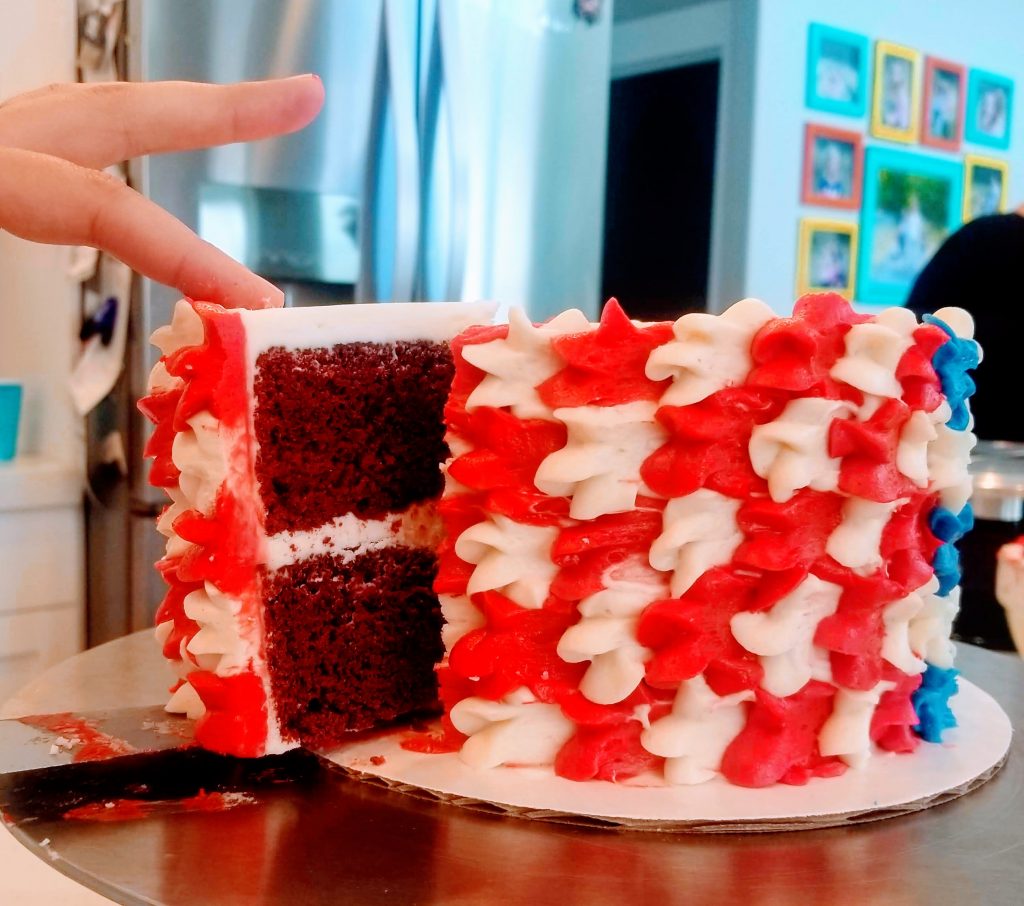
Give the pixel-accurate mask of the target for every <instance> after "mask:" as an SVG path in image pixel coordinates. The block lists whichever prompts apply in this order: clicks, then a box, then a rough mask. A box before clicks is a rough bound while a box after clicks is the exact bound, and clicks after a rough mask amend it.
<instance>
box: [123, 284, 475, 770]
mask: <svg viewBox="0 0 1024 906" xmlns="http://www.w3.org/2000/svg"><path fill="white" fill-rule="evenodd" d="M490 311H491V309H490V308H489V307H487V306H472V305H390V306H364V305H351V306H331V307H326V308H310V309H286V310H276V311H273V310H269V311H228V310H225V309H222V308H220V307H218V306H214V305H208V304H204V303H194V304H193V303H189V302H181V303H179V304H178V306H177V308H176V310H175V313H174V320H173V322H172V324H171V325H170V326H169V327H166V328H163V329H161V330H158V331H157V332H156V334H155V335H154V338H153V341H154V343H155V344H156V345H157V346H158V347H159V348H160V350H161V352H162V353H163V357H162V359H161V360H160V363H159V364H158V365H157V366H156V368H155V369H154V371H153V375H152V378H151V382H150V394H149V396H147V397H146V399H144V400H143V401H142V403H141V408H142V410H143V411H144V412H145V413H146V414H147V416H149V418H150V419H151V420H152V421H153V422H154V423H155V426H156V428H155V431H154V434H153V437H152V440H151V441H150V444H149V447H148V449H147V455H149V456H152V457H153V465H152V470H151V481H152V482H153V483H154V484H156V485H158V486H160V487H163V488H165V489H166V490H167V493H168V495H169V496H170V498H171V505H170V506H169V507H168V508H167V510H166V511H165V512H164V514H163V516H162V517H161V519H160V522H159V529H160V531H161V532H162V533H163V534H164V535H165V536H166V537H167V539H168V541H167V555H166V557H165V558H164V559H163V560H162V561H161V562H160V563H159V564H158V568H159V569H160V571H161V572H162V574H163V576H164V578H165V579H166V581H167V583H168V585H169V590H168V593H167V597H166V599H165V600H164V602H163V604H162V605H161V607H160V609H159V611H158V613H157V624H158V625H157V634H158V638H159V639H160V641H161V643H162V645H163V651H164V654H165V656H166V657H167V658H168V659H169V660H170V661H171V662H172V663H173V664H174V665H175V667H176V669H177V672H178V675H179V680H178V683H177V685H176V686H175V688H174V690H173V694H172V696H171V700H170V702H169V704H168V710H171V711H181V712H185V713H187V714H189V715H190V716H191V717H194V718H196V719H197V721H198V722H197V726H196V738H197V740H198V741H199V742H200V743H201V744H202V745H204V746H206V747H208V748H211V749H214V750H216V751H220V752H226V753H230V754H235V755H245V756H252V755H261V754H265V753H270V752H277V751H281V750H283V749H285V748H288V747H291V746H295V745H298V744H300V743H301V744H305V745H308V746H313V747H318V746H324V745H327V744H329V743H330V742H332V741H335V740H337V739H339V738H340V737H341V736H342V735H343V734H344V733H345V732H346V731H349V730H358V729H365V728H367V727H371V726H375V725H377V724H379V723H381V722H384V721H389V720H392V719H394V718H396V717H399V716H401V715H406V714H410V713H414V712H417V711H423V710H427V709H433V708H436V707H437V681H436V678H435V673H434V665H435V663H436V662H437V661H438V660H439V659H440V657H441V655H442V653H443V646H442V644H441V635H440V633H441V614H440V608H439V606H438V601H437V596H436V594H435V593H434V591H433V588H432V586H433V582H434V577H435V573H436V557H435V553H434V550H435V548H436V546H437V543H438V540H439V521H438V517H437V514H436V500H437V498H438V497H439V495H440V493H441V489H442V484H443V478H442V475H441V471H440V464H441V463H442V462H443V461H444V460H445V458H446V456H447V455H448V450H447V446H446V444H445V440H444V426H443V422H442V410H443V408H444V405H445V401H446V399H447V396H448V391H449V387H450V385H451V380H452V374H453V363H452V354H451V350H450V347H449V343H448V341H449V340H450V339H451V338H452V337H453V336H455V334H457V333H458V332H459V331H460V330H461V329H463V328H465V327H467V326H469V325H471V324H473V323H474V322H479V321H481V320H486V319H487V318H488V317H489V315H490Z"/></svg>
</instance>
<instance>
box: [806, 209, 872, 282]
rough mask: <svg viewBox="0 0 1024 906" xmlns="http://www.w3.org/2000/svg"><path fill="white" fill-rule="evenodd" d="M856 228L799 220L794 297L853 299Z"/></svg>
mask: <svg viewBox="0 0 1024 906" xmlns="http://www.w3.org/2000/svg"><path fill="white" fill-rule="evenodd" d="M856 270H857V225H856V224H853V223H846V222H844V221H841V220H819V219H817V218H813V217H805V218H804V219H803V220H801V221H800V245H799V249H798V253H797V274H796V288H797V294H798V295H801V296H802V295H803V294H804V293H819V292H833V293H840V294H841V295H843V296H846V298H847V299H851V300H852V299H853V294H854V285H855V278H854V275H855V273H856Z"/></svg>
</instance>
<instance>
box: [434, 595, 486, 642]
mask: <svg viewBox="0 0 1024 906" xmlns="http://www.w3.org/2000/svg"><path fill="white" fill-rule="evenodd" d="M437 598H438V601H439V602H440V604H441V616H442V617H444V625H443V626H442V627H441V641H442V642H444V650H445V654H450V653H451V650H452V648H454V647H455V643H456V642H458V641H459V639H461V638H462V637H463V636H464V635H466V633H468V632H472V631H473V630H474V629H479V628H480V627H481V626H484V625H486V623H487V620H486V619H485V618H484V615H483V614H482V613H481V612H480V611H479V610H477V608H476V607H475V606H474V605H473V602H472V601H470V599H469V597H468V596H467V595H438V596H437Z"/></svg>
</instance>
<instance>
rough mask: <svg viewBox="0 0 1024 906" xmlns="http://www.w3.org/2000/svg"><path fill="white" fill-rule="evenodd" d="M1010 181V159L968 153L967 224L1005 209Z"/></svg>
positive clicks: (966, 186)
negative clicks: (1008, 160)
mask: <svg viewBox="0 0 1024 906" xmlns="http://www.w3.org/2000/svg"><path fill="white" fill-rule="evenodd" d="M1009 184H1010V165H1009V163H1008V162H1007V161H1005V160H997V159H996V158H994V157H982V156H981V155H980V154H967V155H965V156H964V208H963V220H964V223H968V222H969V221H971V220H974V219H975V218H977V217H984V216H986V215H987V214H1001V213H1002V212H1003V211H1005V210H1006V202H1007V198H1008V195H1009Z"/></svg>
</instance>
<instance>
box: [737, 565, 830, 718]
mask: <svg viewBox="0 0 1024 906" xmlns="http://www.w3.org/2000/svg"><path fill="white" fill-rule="evenodd" d="M842 593H843V590H842V588H841V587H840V586H838V585H834V584H833V583H831V582H825V581H823V580H821V579H819V578H818V577H817V576H813V575H808V576H807V578H805V579H804V580H803V582H801V583H800V584H799V585H798V586H797V587H796V588H794V589H793V591H791V592H790V593H789V594H788V595H786V596H785V597H784V598H781V599H780V600H778V601H776V602H775V604H773V605H772V607H771V608H770V609H768V610H766V611H760V612H753V611H743V612H741V613H738V614H736V615H735V616H734V617H733V618H732V620H730V622H729V625H730V627H731V628H732V634H733V636H734V637H735V638H736V641H737V642H739V643H740V644H741V645H742V646H743V647H744V648H746V649H747V651H749V652H751V653H752V654H756V655H759V656H760V658H761V665H762V666H763V667H764V681H763V682H762V684H761V685H762V686H763V687H764V689H765V690H766V691H768V692H770V693H771V694H772V695H777V696H779V697H780V698H784V697H785V696H787V695H792V694H793V693H794V692H798V691H799V690H800V689H802V688H803V687H804V686H805V685H806V684H807V682H808V680H810V679H812V678H814V677H813V672H814V671H813V663H814V659H813V657H812V651H811V649H812V648H813V647H814V632H815V630H816V629H817V628H818V624H819V623H820V622H821V621H822V620H823V619H824V618H825V617H828V616H831V615H832V614H834V613H835V612H836V608H837V607H838V606H839V598H840V596H841V595H842Z"/></svg>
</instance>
